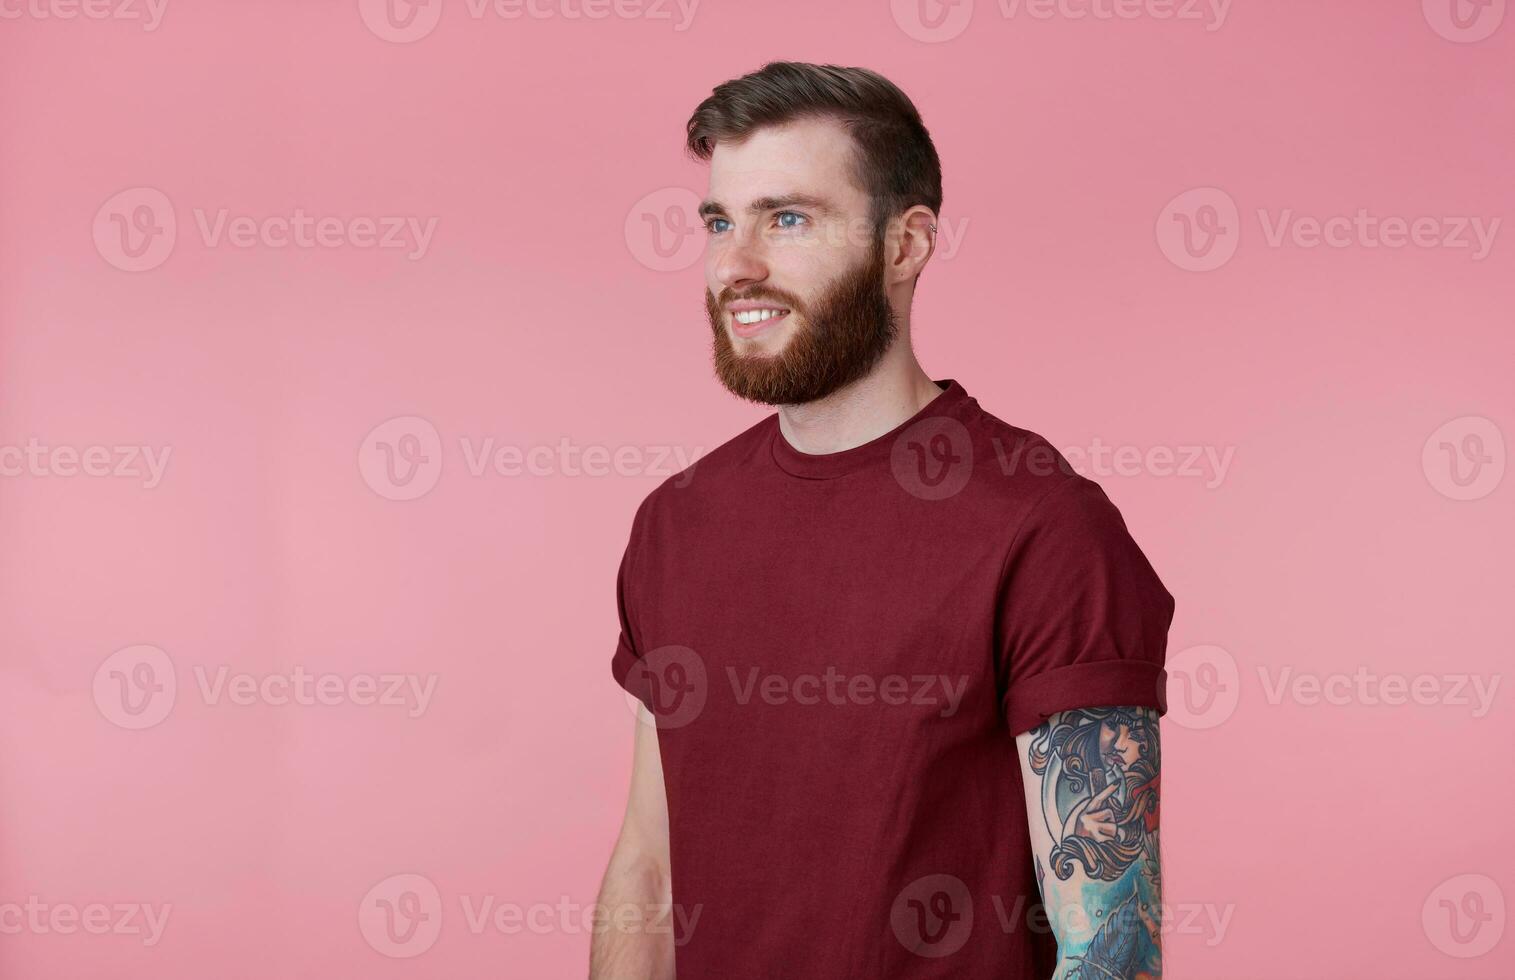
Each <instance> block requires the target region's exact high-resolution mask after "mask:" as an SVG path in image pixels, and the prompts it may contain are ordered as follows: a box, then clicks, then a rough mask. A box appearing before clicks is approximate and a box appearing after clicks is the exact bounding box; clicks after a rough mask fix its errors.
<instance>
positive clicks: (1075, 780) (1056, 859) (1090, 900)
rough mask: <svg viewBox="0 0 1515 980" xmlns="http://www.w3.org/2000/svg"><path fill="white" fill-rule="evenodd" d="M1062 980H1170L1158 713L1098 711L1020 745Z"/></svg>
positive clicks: (1057, 720) (1071, 716)
mask: <svg viewBox="0 0 1515 980" xmlns="http://www.w3.org/2000/svg"><path fill="white" fill-rule="evenodd" d="M1017 745H1018V748H1019V753H1020V759H1021V766H1022V774H1023V780H1024V783H1025V789H1026V805H1027V813H1028V822H1029V827H1030V832H1031V844H1032V850H1033V852H1034V853H1035V855H1036V862H1037V864H1036V867H1037V878H1038V881H1039V883H1040V886H1041V890H1042V901H1043V904H1044V905H1045V906H1046V911H1047V916H1048V918H1049V920H1050V922H1051V925H1052V930H1053V933H1054V934H1055V935H1056V936H1057V945H1058V967H1057V972H1056V973H1055V974H1054V980H1112V978H1113V980H1157V978H1160V977H1161V976H1162V944H1161V937H1162V928H1161V913H1160V911H1159V910H1160V909H1161V907H1162V868H1161V861H1160V857H1159V853H1158V802H1159V780H1158V777H1159V774H1160V771H1161V766H1160V758H1159V743H1158V737H1157V713H1156V712H1154V711H1152V710H1151V709H1149V708H1090V709H1085V710H1079V711H1067V712H1063V713H1061V714H1058V715H1053V716H1052V717H1051V718H1050V719H1048V721H1047V722H1046V723H1045V724H1043V725H1041V726H1039V727H1037V728H1035V729H1033V730H1032V731H1030V732H1027V733H1026V734H1024V735H1021V736H1020V737H1019V738H1018V739H1017Z"/></svg>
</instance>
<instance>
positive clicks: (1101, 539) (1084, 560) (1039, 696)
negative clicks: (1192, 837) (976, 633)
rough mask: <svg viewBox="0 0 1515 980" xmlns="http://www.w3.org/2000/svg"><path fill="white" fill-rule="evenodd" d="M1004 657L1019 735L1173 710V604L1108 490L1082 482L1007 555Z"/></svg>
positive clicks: (1069, 487) (1044, 505) (1058, 494)
mask: <svg viewBox="0 0 1515 980" xmlns="http://www.w3.org/2000/svg"><path fill="white" fill-rule="evenodd" d="M998 611H999V616H1000V619H999V629H998V634H999V635H998V637H997V650H996V654H997V656H998V657H999V658H1000V661H999V664H998V667H999V670H998V673H999V676H1000V677H1001V678H1002V683H1003V684H1004V687H1003V688H1002V692H1003V702H1002V708H1003V711H1004V715H1005V720H1006V722H1007V724H1008V725H1009V727H1010V730H1011V732H1012V733H1015V734H1019V733H1020V732H1024V731H1028V730H1029V729H1031V728H1034V727H1036V726H1037V725H1039V724H1041V723H1042V722H1043V721H1045V720H1046V719H1047V717H1048V716H1049V715H1052V714H1055V713H1057V712H1059V711H1068V710H1071V709H1074V708H1092V707H1101V706H1113V705H1130V706H1135V707H1148V708H1154V709H1156V710H1157V711H1158V713H1159V714H1161V713H1162V712H1163V711H1165V710H1166V703H1165V701H1164V697H1163V686H1164V683H1165V680H1166V678H1165V675H1164V672H1163V662H1164V659H1165V657H1166V653H1167V641H1168V626H1169V624H1170V623H1171V622H1172V620H1173V597H1172V595H1170V594H1169V593H1168V590H1167V589H1166V588H1165V587H1164V586H1163V584H1162V582H1161V581H1160V580H1159V579H1158V577H1157V573H1156V572H1155V571H1153V569H1152V566H1151V564H1150V563H1148V561H1147V558H1146V556H1145V555H1143V554H1142V552H1141V549H1140V548H1138V547H1137V546H1136V542H1135V541H1133V540H1132V538H1131V535H1130V533H1129V532H1128V531H1127V530H1126V524H1125V521H1124V520H1122V519H1121V516H1120V512H1119V511H1118V510H1116V508H1115V505H1114V504H1112V503H1111V502H1110V499H1109V498H1108V497H1107V496H1105V492H1104V491H1103V490H1102V489H1100V486H1099V484H1097V483H1095V482H1093V481H1092V480H1088V479H1085V478H1083V477H1081V476H1073V477H1070V478H1069V479H1068V481H1067V482H1066V483H1064V484H1062V485H1060V486H1058V487H1057V488H1056V489H1054V490H1052V491H1050V492H1049V493H1048V494H1047V495H1046V496H1045V497H1043V498H1042V499H1041V501H1039V502H1038V503H1037V505H1036V506H1035V507H1034V508H1033V509H1032V511H1031V513H1030V514H1029V515H1028V516H1027V517H1026V518H1025V519H1024V521H1023V522H1022V525H1021V527H1020V528H1019V529H1018V531H1017V532H1016V535H1015V540H1014V541H1013V542H1012V543H1011V546H1010V550H1009V552H1008V553H1007V555H1006V556H1005V563H1004V573H1003V576H1002V580H1001V583H1000V606H999V610H998Z"/></svg>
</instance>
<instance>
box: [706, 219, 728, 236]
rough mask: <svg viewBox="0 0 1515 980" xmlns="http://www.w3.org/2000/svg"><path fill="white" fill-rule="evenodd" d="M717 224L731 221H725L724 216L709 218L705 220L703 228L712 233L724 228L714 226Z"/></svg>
mask: <svg viewBox="0 0 1515 980" xmlns="http://www.w3.org/2000/svg"><path fill="white" fill-rule="evenodd" d="M717 224H727V225H729V224H731V222H729V221H727V220H726V219H725V218H711V219H710V220H709V221H707V222H705V230H706V231H708V232H710V233H712V234H715V233H717V232H720V231H724V230H725V229H723V228H716V227H715V225H717Z"/></svg>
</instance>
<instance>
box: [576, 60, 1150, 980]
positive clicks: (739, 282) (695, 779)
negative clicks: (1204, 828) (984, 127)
mask: <svg viewBox="0 0 1515 980" xmlns="http://www.w3.org/2000/svg"><path fill="white" fill-rule="evenodd" d="M688 147H689V149H690V150H691V151H692V152H693V153H694V154H695V155H696V156H697V157H699V158H701V159H704V160H708V161H709V163H710V189H709V197H708V199H707V200H706V201H705V202H704V203H703V204H702V206H701V208H700V210H701V214H702V216H703V217H704V219H705V221H706V229H707V231H708V235H709V243H708V250H707V257H706V263H705V273H706V287H707V291H706V305H707V309H708V313H709V317H710V325H711V328H712V330H713V336H714V350H715V370H716V373H717V375H718V376H719V377H720V379H721V381H722V382H723V383H724V384H725V386H726V387H727V388H728V389H730V390H731V391H732V392H733V393H735V394H737V395H739V396H741V397H743V398H747V399H750V400H753V401H756V402H760V403H764V404H770V405H775V406H778V412H777V414H775V415H770V416H769V417H767V418H766V419H764V420H763V421H762V422H760V423H758V424H757V425H756V426H753V427H752V428H751V429H748V430H747V431H746V432H743V433H742V434H741V435H738V436H737V437H736V438H734V439H732V440H731V441H730V442H727V443H726V444H725V445H723V446H721V447H720V448H718V449H716V450H715V451H713V452H711V453H709V454H708V455H706V456H705V457H704V458H703V459H701V460H700V461H699V462H698V463H697V464H696V465H695V467H694V468H693V471H692V472H691V473H688V474H684V475H682V476H681V478H676V479H672V480H669V481H668V482H666V483H664V484H663V485H662V486H660V487H659V488H658V489H657V490H655V491H653V493H651V494H650V495H649V496H648V497H647V498H646V500H644V501H643V503H642V505H641V507H640V508H639V509H638V511H637V514H636V517H635V519H634V521H633V524H632V530H631V537H630V541H629V542H628V545H627V548H626V552H625V556H624V558H623V559H622V562H621V567H620V573H619V580H618V589H619V592H618V599H619V611H620V623H621V636H620V641H619V644H618V645H617V649H616V651H615V655H614V658H613V661H612V670H613V674H614V676H615V678H616V680H617V681H618V682H620V683H621V684H622V685H623V686H624V687H625V688H626V690H628V691H630V692H631V693H633V694H634V695H636V697H637V698H638V699H639V700H640V701H641V703H642V705H643V709H644V715H643V721H644V724H641V725H639V726H638V727H637V733H636V747H635V750H634V763H633V775H632V787H631V793H630V799H629V802H628V805H627V809H626V817H625V823H624V826H623V828H622V830H621V835H620V838H619V840H618V841H617V843H616V846H615V850H614V853H613V855H612V857H611V860H610V864H609V869H608V870H607V872H606V875H605V881H604V885H603V889H602V893H601V902H602V903H603V904H604V905H605V906H606V907H607V912H608V919H607V923H608V924H607V927H606V928H605V929H603V930H602V931H600V932H598V933H597V935H596V936H595V939H594V944H593V947H594V948H593V951H592V954H591V966H590V973H591V977H592V978H593V980H653V978H666V977H672V976H674V975H675V969H676V970H677V975H678V976H679V977H681V978H683V980H691V978H693V980H743V978H753V980H758V978H761V980H811V978H814V980H839V978H866V980H880V978H908V977H952V978H957V980H980V978H983V980H988V978H991V977H992V978H995V980H1006V978H1032V977H1037V978H1044V977H1048V976H1056V977H1060V978H1078V980H1098V978H1110V977H1116V978H1137V977H1143V978H1155V977H1159V976H1160V975H1161V968H1162V967H1161V953H1160V945H1159V937H1160V931H1161V917H1160V914H1159V906H1160V900H1161V879H1160V869H1159V863H1158V848H1157V834H1158V787H1159V778H1158V777H1159V772H1160V764H1159V755H1158V726H1157V716H1158V714H1159V712H1160V711H1161V710H1162V701H1161V688H1162V680H1163V672H1162V664H1163V659H1164V651H1165V645H1166V638H1167V629H1168V625H1169V622H1170V620H1171V618H1172V614H1173V600H1172V597H1171V596H1169V594H1168V592H1167V590H1166V589H1165V588H1164V587H1163V585H1162V583H1161V582H1160V581H1159V580H1158V578H1157V576H1156V574H1155V573H1154V572H1153V570H1152V568H1151V566H1150V565H1149V564H1148V562H1147V560H1146V559H1145V558H1144V557H1143V556H1142V553H1141V551H1140V550H1139V549H1138V548H1137V546H1136V545H1135V543H1134V542H1133V541H1132V540H1131V537H1130V535H1129V534H1128V533H1127V531H1126V528H1125V525H1124V523H1123V522H1122V520H1121V517H1120V515H1119V513H1118V512H1117V511H1116V509H1115V507H1114V506H1113V505H1112V504H1111V503H1110V502H1109V500H1108V499H1107V498H1106V497H1105V495H1104V493H1103V492H1102V491H1101V490H1100V488H1099V487H1098V486H1097V485H1096V484H1094V483H1092V482H1090V481H1088V480H1086V479H1084V478H1082V477H1081V476H1078V475H1077V474H1074V473H1073V472H1072V471H1071V470H1070V469H1069V468H1068V466H1067V464H1066V463H1065V461H1063V459H1062V458H1061V457H1060V456H1059V455H1058V454H1057V453H1056V451H1055V450H1054V449H1053V448H1052V447H1051V446H1050V445H1049V444H1048V443H1047V442H1046V441H1045V440H1043V439H1042V438H1040V437H1039V436H1036V435H1034V434H1032V433H1030V432H1027V431H1024V430H1022V429H1017V428H1014V427H1012V426H1010V425H1007V424H1005V423H1004V422H1001V421H999V420H998V419H996V418H995V417H993V416H992V415H989V414H988V413H987V412H985V411H984V410H983V409H982V408H980V407H979V405H978V402H977V401H976V400H975V399H974V398H972V397H971V396H970V395H969V394H968V393H967V391H965V390H964V388H963V386H962V385H961V384H959V383H958V382H956V381H951V380H944V381H933V380H932V379H931V378H930V377H929V376H928V375H927V374H926V372H925V371H924V370H923V369H922V368H921V366H920V364H919V363H917V361H916V359H915V355H914V353H913V351H912V349H911V344H910V331H911V323H910V306H911V299H912V296H913V294H914V289H915V283H916V281H917V279H918V277H919V275H920V273H921V271H922V270H923V269H924V268H925V266H926V263H927V262H928V261H929V260H930V258H931V255H932V252H933V249H934V246H935V236H936V221H937V215H938V214H939V213H940V211H941V201H942V191H941V171H940V165H939V163H938V159H937V155H936V150H935V148H934V147H933V145H932V143H931V139H930V136H929V135H928V134H927V132H926V129H925V127H924V126H923V125H922V123H921V119H920V116H919V114H918V113H917V111H916V109H915V107H914V106H913V105H912V104H911V102H910V100H909V99H908V98H907V97H906V96H905V95H904V94H903V93H901V92H900V91H899V90H898V89H897V88H896V87H895V86H894V85H892V84H891V83H889V82H888V81H887V80H885V79H884V78H882V77H880V76H879V75H877V74H875V73H873V72H870V71H866V70H863V69H858V68H838V67H835V66H817V65H807V64H795V63H775V64H770V65H767V66H765V67H764V68H763V69H762V70H760V71H757V72H755V73H752V74H750V75H747V76H745V77H742V78H739V79H735V80H733V81H730V82H726V83H725V84H722V85H720V86H718V87H717V88H716V89H715V90H714V92H713V93H712V95H711V96H710V97H709V98H708V99H706V100H705V101H704V102H703V103H702V104H701V105H700V106H699V108H698V109H697V110H696V111H695V113H694V116H693V117H692V118H691V119H690V121H689V126H688ZM988 315H994V314H993V313H992V311H990V312H989V313H988ZM649 909H650V910H654V911H653V913H652V915H651V916H650V917H649V915H648V914H647V911H646V910H649Z"/></svg>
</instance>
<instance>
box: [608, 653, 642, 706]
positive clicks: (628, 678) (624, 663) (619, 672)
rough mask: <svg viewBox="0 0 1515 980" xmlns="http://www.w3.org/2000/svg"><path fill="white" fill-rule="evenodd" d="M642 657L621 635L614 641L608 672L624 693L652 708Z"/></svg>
mask: <svg viewBox="0 0 1515 980" xmlns="http://www.w3.org/2000/svg"><path fill="white" fill-rule="evenodd" d="M641 662H642V658H640V657H638V656H637V655H636V652H635V651H634V650H632V649H631V647H630V646H629V645H628V644H627V643H626V638H625V637H624V636H622V637H621V638H620V640H619V641H618V642H617V643H616V647H615V656H613V657H611V658H610V673H611V675H612V676H614V677H615V682H616V683H617V684H619V685H621V687H622V688H624V689H625V690H626V693H628V694H630V695H631V696H632V697H634V698H636V699H637V700H638V701H640V702H642V704H644V705H646V706H647V710H648V711H651V710H652V691H651V690H650V689H649V687H648V684H647V671H645V670H641V669H639V668H640V665H641Z"/></svg>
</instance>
